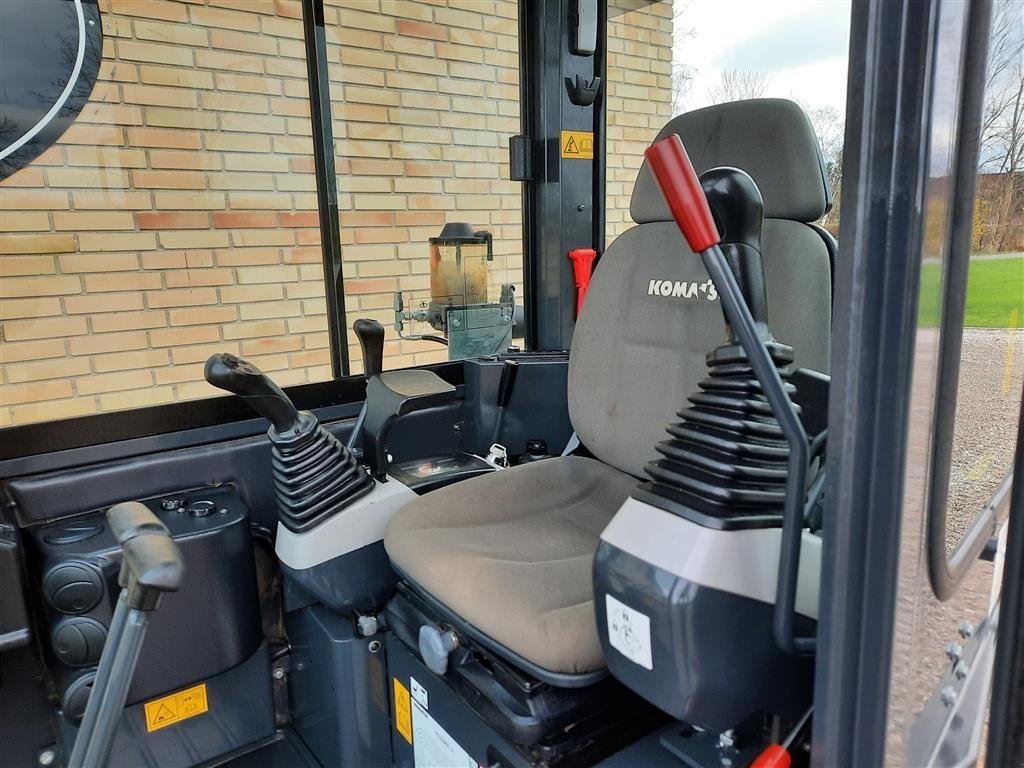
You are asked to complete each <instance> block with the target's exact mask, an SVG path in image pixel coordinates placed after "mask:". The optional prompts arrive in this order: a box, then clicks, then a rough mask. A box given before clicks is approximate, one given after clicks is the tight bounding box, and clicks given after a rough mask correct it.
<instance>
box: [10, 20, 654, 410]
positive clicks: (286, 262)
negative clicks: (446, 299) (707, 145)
mask: <svg viewBox="0 0 1024 768" xmlns="http://www.w3.org/2000/svg"><path fill="white" fill-rule="evenodd" d="M100 8H101V11H102V14H103V16H102V18H103V26H104V35H105V37H104V47H103V51H102V63H101V66H100V73H99V79H98V81H97V83H96V86H95V88H94V90H93V93H92V95H91V97H90V100H89V103H88V105H87V106H86V107H85V108H84V109H83V110H82V113H81V114H80V115H79V117H78V119H77V120H76V122H75V123H74V124H73V125H72V126H71V127H70V128H69V129H68V130H67V131H66V132H65V134H64V135H63V136H62V137H61V139H60V140H59V141H58V142H57V143H56V144H55V145H54V146H53V147H51V148H50V149H49V150H47V152H45V153H44V154H43V155H42V156H40V157H39V158H38V159H37V160H36V161H34V162H33V163H32V164H31V165H30V166H28V167H27V168H24V169H22V170H21V171H18V172H17V173H15V174H14V175H12V176H11V177H9V178H8V179H6V180H5V181H4V182H3V183H2V184H0V299H2V300H0V327H2V333H3V338H2V342H3V343H2V346H0V371H2V380H0V401H2V408H0V425H10V424H23V423H29V422H33V421H40V420H47V419H57V418H66V417H70V416H76V415H82V414H87V413H93V412H97V411H107V410H116V409H121V408H130V407H137V406H142V405H149V404H154V403H163V402H170V401H173V400H184V399H190V398H195V397H203V396H208V395H212V394H216V391H215V390H213V389H212V388H211V387H209V386H208V385H207V384H206V383H205V382H204V381H203V380H202V366H203V361H204V360H205V359H206V357H207V356H208V355H209V354H211V353H212V352H214V351H231V352H234V353H236V354H240V355H243V356H246V357H248V358H249V359H251V360H253V361H254V362H255V363H256V364H258V365H259V366H260V367H261V368H263V369H264V370H266V371H268V372H272V374H273V376H274V378H275V379H276V380H277V381H279V382H280V383H282V384H286V385H287V384H295V383H301V382H306V381H317V380H323V379H327V378H329V377H330V356H329V351H328V346H327V345H328V341H327V320H326V306H325V299H324V288H323V285H324V283H323V269H322V257H321V249H320V243H319V229H318V226H317V224H318V219H317V212H316V195H315V179H314V175H313V158H312V141H311V138H310V131H311V128H310V120H309V106H308V99H307V97H308V90H307V88H308V86H307V83H306V63H305V60H304V47H303V41H302V26H301V21H300V8H299V3H298V0H248V1H247V2H245V3H241V2H238V0H187V1H185V0H181V1H179V0H100ZM243 8H244V10H241V9H243ZM325 11H326V19H325V21H326V27H327V40H328V47H329V51H328V53H329V60H330V70H329V76H330V80H331V99H332V106H333V111H334V126H333V127H334V134H335V138H336V147H335V149H336V165H337V172H338V175H339V188H340V190H341V193H340V199H339V204H340V209H341V237H342V244H343V256H344V260H345V274H344V278H345V280H344V284H345V292H346V301H347V309H348V325H349V326H351V323H352V321H353V320H354V319H355V318H357V317H360V316H371V317H376V318H377V319H379V320H380V321H381V322H383V323H385V325H386V326H387V327H388V341H387V345H386V349H385V354H386V363H387V365H388V366H389V367H400V366H406V365H415V364H421V363H425V362H431V361H435V360H440V359H444V358H445V357H446V353H445V350H444V349H443V348H441V347H438V346H436V345H433V344H431V343H429V342H411V341H400V340H398V339H397V338H395V335H394V333H393V331H392V330H391V329H390V324H391V321H392V313H391V306H392V301H393V291H395V290H402V291H403V292H406V295H407V296H409V297H414V296H424V295H426V294H427V293H429V290H428V285H429V281H428V264H427V239H428V238H429V237H430V236H432V235H435V234H437V232H438V231H439V230H440V228H441V226H442V224H443V223H444V222H445V221H458V220H464V221H469V222H470V223H472V224H473V225H474V226H475V227H477V228H487V229H490V230H491V231H492V232H493V233H494V236H495V251H496V254H497V258H496V268H497V277H498V279H499V280H500V279H506V280H508V281H510V282H514V283H517V284H519V285H520V286H521V280H522V253H521V251H522V245H521V220H522V212H521V203H520V188H519V185H518V184H516V183H513V182H510V181H508V180H507V179H508V168H507V149H506V147H507V139H508V136H509V135H512V134H514V133H517V132H518V131H519V104H518V97H519V88H518V52H517V36H516V35H517V21H516V13H517V2H516V1H515V0H493V1H492V0H417V1H416V2H412V1H408V2H407V1H404V0H348V1H347V2H346V1H345V0H325ZM635 19H640V21H639V22H637V21H635ZM637 23H639V24H640V26H639V27H635V26H633V25H634V24H637ZM666 25H667V32H666V31H665V30H666ZM610 31H611V40H610V48H611V60H610V62H609V74H610V80H611V81H612V82H611V92H610V102H609V106H610V110H609V150H610V151H609V163H608V164H609V190H610V198H609V228H610V229H611V228H612V227H613V226H619V224H620V223H621V221H622V218H621V211H622V210H624V209H628V191H626V188H627V186H628V188H629V190H631V184H632V177H633V175H635V165H636V163H638V162H639V161H638V158H639V156H640V153H641V152H642V149H643V147H644V146H645V144H646V142H647V141H649V139H650V138H651V136H653V132H654V131H656V130H657V128H658V127H660V124H661V123H662V122H664V119H663V118H661V117H660V115H662V114H663V112H662V110H664V114H665V115H667V103H668V100H669V93H670V88H668V87H665V86H664V85H663V84H662V82H661V81H662V80H663V79H664V78H665V77H667V75H664V76H663V74H662V72H661V70H662V69H663V68H664V67H663V65H662V62H663V61H669V60H670V57H671V54H670V51H667V50H660V51H659V50H655V49H656V48H664V47H665V46H666V45H670V40H671V19H670V17H669V15H668V14H663V13H662V12H661V11H659V10H657V9H655V10H654V11H652V12H642V13H641V12H633V13H631V14H629V16H628V24H622V23H615V22H613V24H612V26H611V28H610ZM666 40H667V41H669V42H668V43H666ZM652 44H653V47H652ZM654 57H657V58H654ZM662 102H664V104H665V105H666V106H665V107H662V106H660V105H661V103H662ZM637 116H639V117H637ZM638 119H639V120H642V124H639V123H637V120H638ZM627 177H628V178H627ZM350 341H351V342H352V344H350V352H351V356H352V359H353V371H354V372H355V371H358V370H360V365H359V350H358V345H356V344H355V340H354V338H352V339H350Z"/></svg>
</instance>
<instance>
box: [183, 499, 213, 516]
mask: <svg viewBox="0 0 1024 768" xmlns="http://www.w3.org/2000/svg"><path fill="white" fill-rule="evenodd" d="M216 511H217V505H216V504H214V503H213V502H212V501H208V500H205V499H204V500H202V501H193V502H192V503H191V504H189V505H188V513H189V514H190V515H192V517H206V516H207V515H212V514H213V513H214V512H216Z"/></svg>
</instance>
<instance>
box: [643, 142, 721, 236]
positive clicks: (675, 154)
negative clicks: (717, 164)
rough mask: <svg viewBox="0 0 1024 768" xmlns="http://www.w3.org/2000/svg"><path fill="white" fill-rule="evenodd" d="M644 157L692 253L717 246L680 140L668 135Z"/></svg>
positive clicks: (715, 232) (705, 202)
mask: <svg viewBox="0 0 1024 768" xmlns="http://www.w3.org/2000/svg"><path fill="white" fill-rule="evenodd" d="M644 155H645V156H646V157H647V165H648V166H649V167H650V169H651V173H653V174H654V180H655V181H656V182H657V183H658V188H659V189H661V194H662V195H664V196H665V202H666V203H668V208H669V210H670V211H671V212H672V217H673V218H674V219H675V220H676V224H678V225H679V229H680V230H682V232H683V236H684V237H685V238H686V242H687V243H689V244H690V248H692V249H693V251H694V253H700V252H701V251H705V250H707V249H708V248H710V247H711V246H713V245H717V244H718V243H719V242H720V240H721V238H720V237H719V235H718V227H716V226H715V220H714V218H712V216H711V209H710V208H709V207H708V200H707V198H706V197H705V196H704V190H703V189H702V188H701V186H700V179H698V178H697V173H696V172H695V171H694V170H693V165H692V164H691V163H690V158H689V156H688V155H687V154H686V149H685V148H684V147H683V141H682V139H680V138H679V137H678V136H677V135H676V134H672V135H671V136H667V137H665V138H664V139H662V140H661V141H659V142H658V143H657V144H654V145H652V146H650V147H648V149H647V151H646V152H645V153H644Z"/></svg>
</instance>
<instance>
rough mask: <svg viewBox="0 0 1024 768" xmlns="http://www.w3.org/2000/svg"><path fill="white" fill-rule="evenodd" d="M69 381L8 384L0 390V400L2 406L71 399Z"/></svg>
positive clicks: (71, 393)
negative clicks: (64, 398)
mask: <svg viewBox="0 0 1024 768" xmlns="http://www.w3.org/2000/svg"><path fill="white" fill-rule="evenodd" d="M73 394H74V393H73V392H72V391H71V382H70V381H45V382H36V383H33V384H8V385H7V386H5V387H3V389H0V400H2V401H3V404H4V405H16V404H18V403H35V402H39V401H40V400H57V399H58V398H61V397H71V396H72V395H73Z"/></svg>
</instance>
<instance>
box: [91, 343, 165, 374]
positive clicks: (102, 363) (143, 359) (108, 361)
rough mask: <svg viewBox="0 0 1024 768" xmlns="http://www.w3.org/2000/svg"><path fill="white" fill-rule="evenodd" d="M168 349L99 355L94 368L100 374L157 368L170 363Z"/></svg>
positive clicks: (94, 359)
mask: <svg viewBox="0 0 1024 768" xmlns="http://www.w3.org/2000/svg"><path fill="white" fill-rule="evenodd" d="M170 360H171V358H170V356H169V355H168V354H167V350H166V349H146V350H138V351H134V352H113V353H111V354H108V355H97V356H96V357H94V358H93V366H94V367H95V368H96V371H97V372H99V373H108V372H110V371H129V370H133V369H137V368H155V367H157V366H161V365H167V364H168V363H170Z"/></svg>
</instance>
